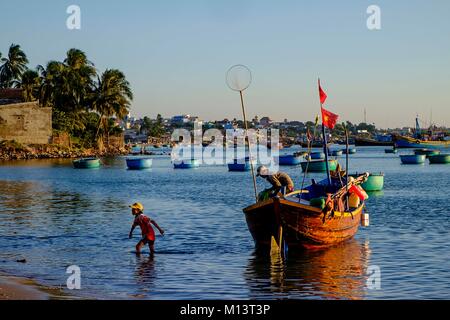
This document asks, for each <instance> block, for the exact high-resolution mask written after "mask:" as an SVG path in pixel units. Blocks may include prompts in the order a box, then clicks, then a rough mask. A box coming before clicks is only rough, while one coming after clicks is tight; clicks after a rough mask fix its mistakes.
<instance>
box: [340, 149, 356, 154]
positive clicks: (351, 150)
mask: <svg viewBox="0 0 450 320" xmlns="http://www.w3.org/2000/svg"><path fill="white" fill-rule="evenodd" d="M342 153H343V154H347V149H343V150H342ZM355 153H356V148H349V149H348V154H355Z"/></svg>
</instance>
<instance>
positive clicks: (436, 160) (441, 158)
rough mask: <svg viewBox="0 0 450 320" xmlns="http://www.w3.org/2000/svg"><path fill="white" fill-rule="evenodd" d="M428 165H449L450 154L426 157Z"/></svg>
mask: <svg viewBox="0 0 450 320" xmlns="http://www.w3.org/2000/svg"><path fill="white" fill-rule="evenodd" d="M428 160H429V161H430V164H448V163H450V154H437V155H431V156H429V157H428Z"/></svg>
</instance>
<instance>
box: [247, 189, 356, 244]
mask: <svg viewBox="0 0 450 320" xmlns="http://www.w3.org/2000/svg"><path fill="white" fill-rule="evenodd" d="M362 209H363V205H360V207H358V208H357V209H355V210H354V211H353V212H352V213H349V212H346V213H340V212H335V216H334V217H327V218H326V219H325V220H324V213H322V211H321V210H320V209H318V208H314V207H311V206H307V205H304V204H300V203H298V202H294V201H290V200H285V199H279V198H272V199H269V200H267V201H264V202H261V203H256V204H254V205H252V206H250V207H248V208H245V209H244V213H245V218H246V221H247V225H248V229H249V231H250V233H251V235H252V237H253V240H254V242H255V245H256V247H257V248H260V247H270V244H271V241H272V237H275V238H277V237H278V232H279V231H278V230H279V226H280V225H281V227H282V230H283V238H284V241H285V243H286V245H287V246H288V248H289V250H291V249H295V248H307V249H313V248H321V247H328V246H333V245H336V244H338V243H341V242H344V241H347V240H349V239H351V238H353V236H354V235H355V234H356V233H357V231H358V228H359V225H360V223H361V214H362Z"/></svg>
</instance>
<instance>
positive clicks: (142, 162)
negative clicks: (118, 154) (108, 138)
mask: <svg viewBox="0 0 450 320" xmlns="http://www.w3.org/2000/svg"><path fill="white" fill-rule="evenodd" d="M126 162H127V167H128V169H130V170H144V169H150V168H151V167H152V164H153V160H152V159H150V158H128V159H126Z"/></svg>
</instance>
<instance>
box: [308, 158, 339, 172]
mask: <svg viewBox="0 0 450 320" xmlns="http://www.w3.org/2000/svg"><path fill="white" fill-rule="evenodd" d="M337 164H338V162H337V160H328V166H329V167H330V171H334V170H336V168H337ZM301 166H302V170H303V172H305V171H306V167H307V166H308V162H307V161H305V162H302V163H301ZM308 171H309V172H325V171H327V165H326V162H325V160H317V161H310V162H309V166H308Z"/></svg>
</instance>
